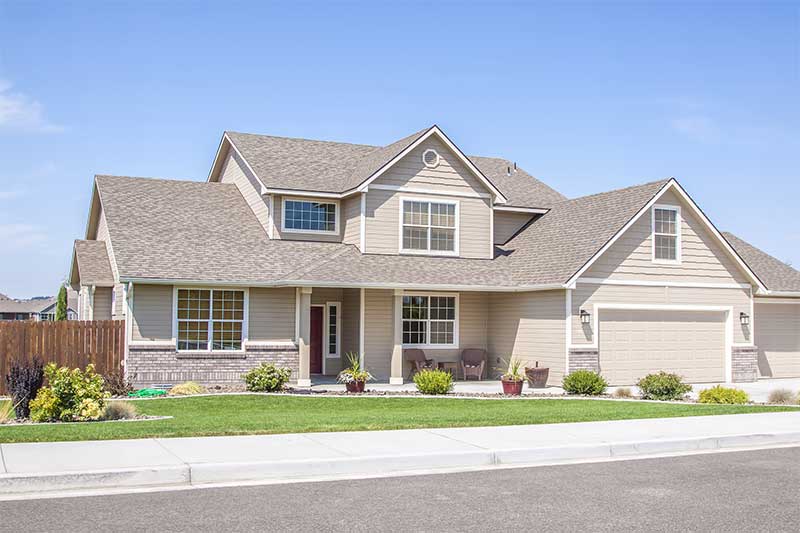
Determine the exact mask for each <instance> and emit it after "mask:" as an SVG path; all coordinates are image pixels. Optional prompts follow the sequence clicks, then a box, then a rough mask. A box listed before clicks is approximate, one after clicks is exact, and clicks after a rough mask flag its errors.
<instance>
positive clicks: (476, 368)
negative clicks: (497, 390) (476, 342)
mask: <svg viewBox="0 0 800 533" xmlns="http://www.w3.org/2000/svg"><path fill="white" fill-rule="evenodd" d="M485 367H486V350H483V349H481V348H467V349H466V350H464V351H462V352H461V373H462V375H463V376H464V381H466V380H468V379H469V377H470V376H475V378H476V379H477V380H478V381H480V380H481V379H483V370H484V368H485Z"/></svg>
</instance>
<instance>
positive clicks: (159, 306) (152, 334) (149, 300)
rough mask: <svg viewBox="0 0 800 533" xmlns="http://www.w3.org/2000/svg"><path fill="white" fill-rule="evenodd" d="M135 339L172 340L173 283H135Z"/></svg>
mask: <svg viewBox="0 0 800 533" xmlns="http://www.w3.org/2000/svg"><path fill="white" fill-rule="evenodd" d="M132 326H133V331H132V338H133V340H135V341H137V340H147V341H166V342H170V341H171V340H172V285H138V284H137V285H134V288H133V321H132Z"/></svg>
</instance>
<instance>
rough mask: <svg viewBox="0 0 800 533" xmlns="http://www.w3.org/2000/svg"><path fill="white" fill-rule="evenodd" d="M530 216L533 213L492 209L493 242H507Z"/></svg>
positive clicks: (531, 216)
mask: <svg viewBox="0 0 800 533" xmlns="http://www.w3.org/2000/svg"><path fill="white" fill-rule="evenodd" d="M531 218H533V215H530V214H528V213H510V212H507V211H494V243H495V244H505V243H506V242H508V240H509V239H510V238H511V237H513V236H514V235H515V234H516V233H517V232H518V231H519V230H520V229H522V226H524V225H525V224H527V223H528V221H530V219H531Z"/></svg>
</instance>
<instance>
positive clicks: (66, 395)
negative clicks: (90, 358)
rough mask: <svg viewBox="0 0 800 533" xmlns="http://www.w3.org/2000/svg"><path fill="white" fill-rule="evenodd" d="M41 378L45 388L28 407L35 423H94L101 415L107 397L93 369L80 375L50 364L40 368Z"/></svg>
mask: <svg viewBox="0 0 800 533" xmlns="http://www.w3.org/2000/svg"><path fill="white" fill-rule="evenodd" d="M44 375H45V377H46V378H47V382H48V386H47V387H43V388H41V389H40V390H39V394H37V395H36V398H35V399H34V400H33V401H32V402H31V405H30V407H31V419H32V420H34V421H35V422H49V421H53V420H60V421H62V422H71V421H84V420H97V419H98V418H100V416H101V415H102V414H103V409H104V408H105V402H106V398H108V393H107V392H106V391H105V390H103V376H101V375H100V374H97V373H96V372H95V371H94V365H91V364H90V365H87V366H86V370H85V371H81V369H79V368H75V369H72V370H70V369H69V368H67V367H61V368H59V367H58V366H56V364H55V363H50V364H48V365H47V366H46V367H44Z"/></svg>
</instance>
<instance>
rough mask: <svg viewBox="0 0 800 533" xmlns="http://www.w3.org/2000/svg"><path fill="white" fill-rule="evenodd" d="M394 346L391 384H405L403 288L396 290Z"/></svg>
mask: <svg viewBox="0 0 800 533" xmlns="http://www.w3.org/2000/svg"><path fill="white" fill-rule="evenodd" d="M393 303H394V327H393V330H394V346H393V347H392V370H391V375H390V377H389V384H390V385H402V384H403V289H395V290H394V302H393Z"/></svg>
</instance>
